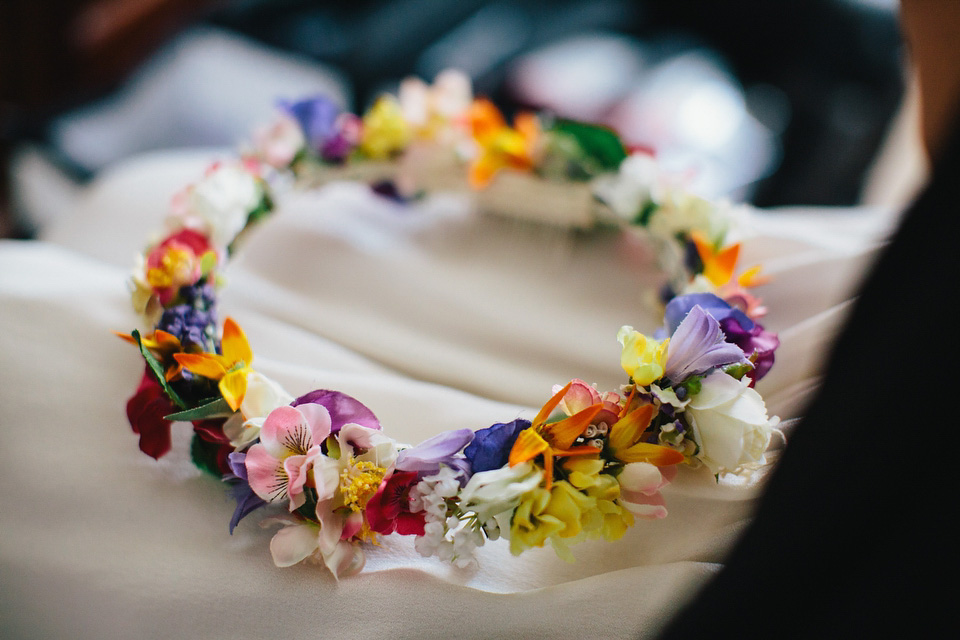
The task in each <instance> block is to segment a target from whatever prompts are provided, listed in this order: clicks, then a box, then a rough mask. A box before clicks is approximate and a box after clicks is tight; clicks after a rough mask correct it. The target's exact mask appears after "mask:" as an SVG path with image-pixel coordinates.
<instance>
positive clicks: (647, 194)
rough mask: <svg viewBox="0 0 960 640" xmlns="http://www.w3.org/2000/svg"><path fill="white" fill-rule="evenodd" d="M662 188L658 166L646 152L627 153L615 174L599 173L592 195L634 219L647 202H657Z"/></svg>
mask: <svg viewBox="0 0 960 640" xmlns="http://www.w3.org/2000/svg"><path fill="white" fill-rule="evenodd" d="M661 191H662V175H661V172H660V167H659V165H658V164H657V161H656V160H654V159H653V156H651V155H648V154H646V153H634V154H632V155H630V156H629V157H627V158H626V159H625V160H624V161H623V162H621V163H620V170H619V172H618V173H617V174H616V175H607V176H601V177H600V178H597V180H596V181H595V182H594V185H593V192H594V194H595V195H596V196H597V197H599V198H600V199H601V200H603V201H604V202H606V203H607V205H608V206H609V207H610V208H611V209H613V211H614V213H616V214H617V215H619V216H621V217H622V218H626V219H627V220H633V218H634V217H635V216H636V215H637V214H638V213H640V210H641V209H643V206H644V205H645V204H646V203H647V202H650V201H653V202H657V201H658V200H659V199H660V197H661Z"/></svg>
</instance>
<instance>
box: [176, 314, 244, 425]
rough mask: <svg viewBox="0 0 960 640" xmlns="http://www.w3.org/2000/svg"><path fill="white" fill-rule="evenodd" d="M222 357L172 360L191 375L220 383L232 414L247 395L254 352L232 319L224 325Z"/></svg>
mask: <svg viewBox="0 0 960 640" xmlns="http://www.w3.org/2000/svg"><path fill="white" fill-rule="evenodd" d="M221 346H222V351H223V355H220V354H218V353H175V354H173V357H174V358H175V359H176V361H177V362H179V363H180V364H181V365H183V368H184V369H186V370H187V371H190V372H191V373H195V374H197V375H200V376H203V377H204V378H210V379H211V380H219V381H220V384H219V388H220V394H221V395H222V396H223V399H224V400H226V401H227V404H228V405H230V408H231V409H233V410H234V411H236V410H237V408H238V407H239V406H240V403H241V402H243V396H244V395H245V394H246V392H247V374H248V373H251V372H252V371H253V369H251V368H250V365H251V364H252V363H253V350H251V349H250V343H249V342H247V336H246V334H244V332H243V329H241V328H240V325H238V324H237V323H236V322H234V321H233V319H232V318H227V319H226V320H225V321H224V323H223V340H222V341H221Z"/></svg>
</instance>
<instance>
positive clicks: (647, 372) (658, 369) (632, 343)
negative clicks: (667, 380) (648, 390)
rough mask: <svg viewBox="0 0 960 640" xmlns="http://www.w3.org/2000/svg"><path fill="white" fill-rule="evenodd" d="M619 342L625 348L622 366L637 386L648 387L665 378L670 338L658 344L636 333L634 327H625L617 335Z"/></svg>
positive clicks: (621, 358) (621, 355)
mask: <svg viewBox="0 0 960 640" xmlns="http://www.w3.org/2000/svg"><path fill="white" fill-rule="evenodd" d="M617 340H618V341H619V342H620V344H621V345H622V346H623V351H622V352H621V354H620V366H622V367H623V370H624V371H626V372H627V375H628V376H630V378H631V379H632V380H633V382H634V383H635V384H638V385H640V386H646V385H648V384H650V383H651V382H653V381H654V380H658V379H659V378H661V377H663V368H664V366H666V361H667V344H668V343H669V342H670V339H669V338H667V339H666V340H664V341H663V342H658V341H656V340H654V339H653V338H648V337H647V336H645V335H643V334H642V333H640V332H639V331H634V330H633V327H630V326H623V327H620V331H619V332H618V333H617Z"/></svg>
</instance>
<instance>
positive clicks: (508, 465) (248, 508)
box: [118, 72, 779, 576]
mask: <svg viewBox="0 0 960 640" xmlns="http://www.w3.org/2000/svg"><path fill="white" fill-rule="evenodd" d="M424 150H426V152H424ZM425 153H426V155H425ZM411 157H412V158H414V160H412V161H411ZM424 157H434V158H436V157H444V158H447V160H448V164H449V165H450V167H451V169H452V171H451V172H450V175H454V174H457V173H459V175H461V176H465V180H464V182H465V183H466V184H468V185H469V187H470V188H473V189H484V188H495V187H496V181H497V174H498V173H500V172H504V173H505V174H506V173H512V174H514V175H518V174H523V175H526V176H527V177H529V178H530V179H531V180H534V181H540V182H542V183H546V184H548V185H552V184H563V183H570V182H574V181H578V182H582V183H583V184H584V185H586V186H587V187H588V188H589V190H590V192H591V194H592V196H593V198H594V201H595V203H596V206H597V207H599V208H600V209H602V210H603V211H604V212H606V213H612V214H613V219H615V220H619V221H620V222H621V224H623V226H624V227H625V228H626V229H628V230H642V231H643V232H644V233H646V234H647V235H648V236H649V237H650V238H652V239H653V240H654V241H655V244H656V246H657V247H658V253H659V257H660V258H661V263H662V265H663V267H664V269H665V271H666V273H667V275H668V277H669V281H668V283H667V285H665V287H664V293H663V300H664V302H665V313H664V316H665V319H664V325H663V327H662V328H661V329H660V330H658V332H657V334H655V335H653V336H646V335H643V334H642V333H639V332H637V331H635V330H633V328H632V327H629V326H624V327H622V328H621V329H620V331H619V333H618V335H617V339H618V340H619V342H620V344H621V345H622V347H623V350H622V355H621V359H620V364H621V366H622V367H623V369H624V371H625V373H626V374H627V376H628V379H627V381H626V383H625V384H623V385H622V386H621V387H620V388H619V389H616V390H610V391H602V392H601V391H598V390H597V389H596V388H594V387H593V386H591V385H589V384H587V383H586V382H584V381H582V380H579V379H573V380H571V381H570V382H568V383H567V384H565V385H557V386H555V387H554V389H553V395H552V397H550V399H549V400H548V401H547V402H546V403H545V404H544V405H543V408H542V409H540V411H539V413H538V414H537V415H536V417H535V418H534V419H533V420H532V421H528V420H524V419H516V420H513V421H511V422H504V423H498V424H494V425H491V426H487V427H485V428H481V429H479V430H477V431H474V430H471V429H457V430H452V431H447V432H444V433H440V434H439V435H436V436H433V437H431V438H429V439H427V440H426V441H424V442H422V443H420V444H418V445H416V446H409V445H404V444H400V443H397V442H396V441H395V440H393V439H392V438H390V437H389V436H388V435H387V434H386V433H385V432H384V431H383V429H382V428H381V424H380V422H379V420H378V419H377V417H376V416H375V415H374V414H373V412H372V411H371V410H370V409H368V408H367V407H366V406H365V405H364V404H362V403H361V402H360V401H359V400H357V399H355V398H353V397H350V396H348V395H346V394H344V393H341V392H339V391H333V390H326V389H321V390H315V391H310V392H309V393H306V394H303V395H300V396H299V397H297V398H294V397H293V396H292V395H290V394H288V393H287V392H286V391H284V390H283V389H282V388H281V387H280V385H278V384H277V383H276V382H274V381H272V380H270V379H268V378H267V377H266V376H264V375H263V374H261V373H259V372H258V371H256V370H254V369H253V368H252V366H253V363H254V358H253V351H252V349H251V347H250V345H249V344H248V342H247V338H246V336H245V335H244V332H243V330H242V329H241V328H240V326H239V325H238V324H237V323H236V322H235V321H234V320H232V319H231V318H226V320H225V321H224V323H223V328H222V331H221V332H218V329H217V328H218V321H217V317H216V290H217V287H218V286H219V285H220V284H221V282H220V279H219V276H218V272H219V268H220V266H221V265H222V264H223V263H224V261H225V260H226V259H227V257H228V256H229V255H230V254H231V253H232V251H233V250H234V249H235V248H236V246H237V238H238V236H239V235H240V234H241V232H243V231H244V230H245V229H247V228H248V227H250V226H251V225H252V224H254V223H255V222H257V221H258V220H260V219H261V218H263V217H264V216H266V215H267V214H268V213H269V212H270V211H271V210H272V209H273V197H272V196H271V189H272V188H275V187H276V185H279V184H283V183H285V182H287V183H289V182H290V181H291V180H290V179H291V177H292V178H293V180H294V181H305V182H313V183H316V182H317V181H324V180H327V179H339V178H343V177H345V176H346V177H351V178H352V179H368V180H371V181H372V182H373V185H372V186H373V188H374V189H375V190H376V191H377V192H379V193H381V194H383V195H386V196H388V197H393V198H399V199H409V198H413V197H418V195H419V194H420V193H422V191H423V190H424V188H425V187H424V184H422V183H418V182H417V180H416V179H415V176H416V175H417V171H416V170H415V169H416V165H417V163H418V162H420V163H422V162H424V161H423V158H424ZM411 167H413V169H414V170H412V171H411ZM421 174H422V172H421ZM432 174H433V175H435V172H433V173H432ZM411 176H414V177H413V178H412V177H411ZM739 222H740V218H739V217H738V215H737V209H735V208H732V207H730V206H729V205H725V204H722V203H720V204H718V203H713V202H710V201H707V200H705V199H703V198H699V197H697V196H694V195H692V194H690V193H687V192H686V191H684V190H683V189H682V187H680V186H679V185H677V184H676V183H672V182H671V181H670V180H669V179H668V178H667V177H666V176H665V174H663V173H662V172H661V171H660V170H659V169H658V167H657V164H656V162H655V160H654V159H653V157H652V156H650V155H649V154H647V153H643V152H634V153H631V152H630V151H629V150H628V149H626V148H625V146H624V145H623V143H622V142H621V141H620V139H619V138H618V137H617V135H616V134H615V133H614V132H612V131H610V130H609V129H606V128H603V127H599V126H594V125H589V124H585V123H579V122H572V121H566V120H558V119H552V120H551V119H549V118H547V117H544V116H535V115H533V114H521V115H518V116H517V118H516V120H515V122H514V125H513V126H512V127H511V126H509V125H508V124H507V122H506V121H505V119H504V118H503V116H502V115H501V114H500V112H499V111H498V110H497V109H496V107H494V106H493V104H492V103H490V102H489V101H487V100H483V99H476V100H475V99H473V97H472V95H471V89H470V85H469V82H468V81H467V80H466V79H465V77H464V76H462V75H461V74H458V73H456V72H444V73H442V74H440V76H438V78H437V80H436V81H435V83H434V84H433V86H428V85H426V84H424V83H423V82H421V81H419V80H414V79H411V80H406V81H404V83H403V84H402V85H401V87H400V91H399V94H398V96H397V97H393V96H383V97H381V98H380V99H378V100H377V101H376V103H374V104H373V106H372V107H371V108H370V109H369V110H368V111H367V112H366V113H365V114H364V115H363V116H362V117H361V116H358V115H354V114H351V113H346V112H343V111H341V110H340V108H339V107H337V106H336V105H335V104H334V103H333V102H331V101H330V100H328V99H326V98H323V97H314V98H310V99H307V100H302V101H299V102H293V103H284V104H282V105H280V109H279V112H278V115H277V117H276V120H275V121H274V122H273V123H272V124H271V125H270V126H268V127H265V128H263V129H261V130H259V131H258V132H257V133H256V135H255V136H254V138H253V142H252V144H251V145H250V148H248V149H247V150H245V152H244V153H243V155H242V157H241V159H240V160H239V161H237V162H231V163H222V164H216V165H214V166H212V167H211V168H210V169H209V170H208V171H207V173H206V175H205V176H204V177H203V178H202V179H201V180H200V181H199V182H197V183H196V184H194V185H191V186H189V187H187V188H186V189H185V190H183V191H182V192H180V193H179V194H178V195H176V196H175V197H174V200H173V205H172V211H171V214H170V216H169V217H168V219H167V226H168V230H167V232H166V234H165V235H164V236H163V237H162V239H160V240H159V241H157V242H155V243H153V244H152V245H150V246H149V247H148V248H147V250H146V251H145V253H144V254H143V256H142V257H141V259H140V264H138V266H137V267H136V270H135V273H134V276H133V278H132V289H133V302H134V306H135V307H136V309H137V311H139V312H140V313H141V314H143V316H144V318H145V320H146V322H147V323H148V325H149V326H151V327H153V330H152V331H151V332H150V333H148V334H141V332H139V331H136V330H135V331H133V332H132V333H131V334H129V335H126V334H118V335H120V336H121V337H123V338H124V339H126V340H127V341H129V342H131V343H133V344H134V345H136V346H137V347H138V349H139V351H140V353H141V355H142V356H143V358H144V360H145V362H146V369H145V372H144V375H143V378H142V380H141V382H140V385H139V388H138V389H137V391H136V392H135V393H134V395H133V396H132V397H131V398H130V399H129V401H128V402H127V417H128V419H129V421H130V425H131V426H132V427H133V431H134V432H135V433H137V434H139V438H140V449H141V450H142V451H144V452H145V453H147V454H148V455H150V456H152V457H154V458H157V459H159V458H160V457H161V456H163V455H164V454H166V453H167V452H168V451H169V450H170V448H171V434H170V430H171V425H172V423H173V422H189V423H192V425H193V429H194V436H193V441H192V445H191V455H192V459H193V461H194V462H195V464H196V465H197V466H198V467H200V468H201V469H204V470H206V471H208V472H210V473H212V474H214V475H216V476H217V477H220V478H222V479H223V481H224V482H226V483H227V484H228V485H230V491H231V493H232V495H233V497H235V498H236V501H237V507H236V511H235V512H234V515H233V517H232V519H231V521H230V525H229V528H230V532H231V533H232V532H233V529H234V528H235V527H236V526H237V523H238V522H239V521H240V520H241V519H242V518H243V517H245V516H246V515H248V514H250V513H252V512H254V511H258V510H260V509H261V508H264V507H266V506H268V505H278V506H280V508H279V509H275V511H276V512H277V514H276V515H273V516H271V517H268V518H267V519H266V520H265V522H267V523H275V524H279V525H281V528H280V529H279V531H278V532H277V533H276V534H275V535H274V537H273V539H272V541H271V543H270V551H271V553H272V556H273V560H274V562H275V563H276V564H277V565H278V566H281V567H283V566H290V565H294V564H297V563H299V562H301V561H303V560H307V559H312V560H315V561H319V562H322V563H324V564H325V565H326V566H327V567H328V568H329V570H330V571H331V572H332V573H333V574H334V575H335V576H343V575H348V574H351V573H355V572H358V571H360V570H361V569H362V567H363V564H364V554H363V546H364V543H367V542H374V543H375V542H376V541H377V536H378V535H388V534H399V535H412V536H415V537H416V540H415V546H416V549H417V550H418V551H419V552H420V553H421V554H423V555H424V556H430V555H436V556H438V557H439V558H441V559H443V560H445V561H449V562H452V563H454V564H455V565H457V566H459V567H467V566H470V565H473V564H475V562H476V560H475V555H474V551H475V549H476V548H477V547H479V546H482V545H483V544H484V542H485V541H486V540H488V539H489V540H494V539H497V538H499V537H502V538H505V539H508V540H509V544H510V551H511V552H512V553H513V554H519V553H521V552H523V551H524V550H526V549H528V548H531V547H540V546H543V545H544V544H545V543H547V542H548V541H549V542H550V543H551V545H552V546H553V547H554V549H555V550H556V552H557V553H558V555H559V556H560V557H561V558H563V559H565V560H570V561H572V559H573V556H572V554H571V553H570V550H569V546H570V545H571V544H572V543H575V542H576V541H578V540H580V539H583V538H588V537H590V538H594V537H603V538H605V539H607V540H617V539H619V538H620V537H622V536H623V534H624V532H625V531H626V529H627V527H629V526H631V525H633V524H634V520H635V518H637V517H639V518H663V517H666V515H667V510H666V506H665V503H664V500H663V498H662V496H661V495H660V489H661V488H663V487H664V486H665V485H666V484H668V483H669V482H670V480H671V479H672V478H673V477H674V476H675V475H676V474H677V472H678V469H679V468H681V467H684V466H701V465H705V466H706V467H708V468H709V469H710V471H712V472H713V473H714V474H715V475H716V476H717V477H718V478H719V477H720V476H721V475H722V474H746V473H750V472H751V471H752V470H754V469H756V468H758V467H760V466H761V465H763V464H764V462H765V460H764V452H765V450H766V449H767V446H768V444H769V442H770V439H771V434H772V432H773V429H774V427H775V426H776V424H777V422H778V418H776V417H768V415H767V410H766V407H765V405H764V402H763V399H762V398H761V397H760V395H759V394H758V393H757V392H756V391H755V390H754V388H753V385H754V383H755V382H756V381H757V380H759V379H760V378H761V377H763V376H764V375H765V374H766V373H767V372H768V371H769V370H770V367H771V366H772V365H773V362H774V352H775V350H776V348H777V347H778V345H779V341H778V339H777V337H776V335H775V334H773V333H771V332H769V331H766V330H765V329H764V328H763V326H762V325H761V324H760V323H759V322H758V319H760V318H761V317H762V316H763V314H764V313H765V309H764V307H763V305H762V304H761V302H760V300H759V299H758V298H757V297H755V296H754V295H752V294H751V293H749V291H748V289H749V288H750V287H752V286H754V285H756V284H758V283H760V282H761V281H762V279H761V278H760V276H759V269H758V268H752V269H748V270H745V271H743V272H742V273H739V275H738V277H736V278H735V277H734V276H735V274H737V268H736V263H737V257H738V251H739V244H737V243H735V242H732V241H731V238H735V237H736V236H737V234H738V233H739V234H741V235H742V229H741V225H739V224H738V223H739ZM284 507H285V508H284Z"/></svg>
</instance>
